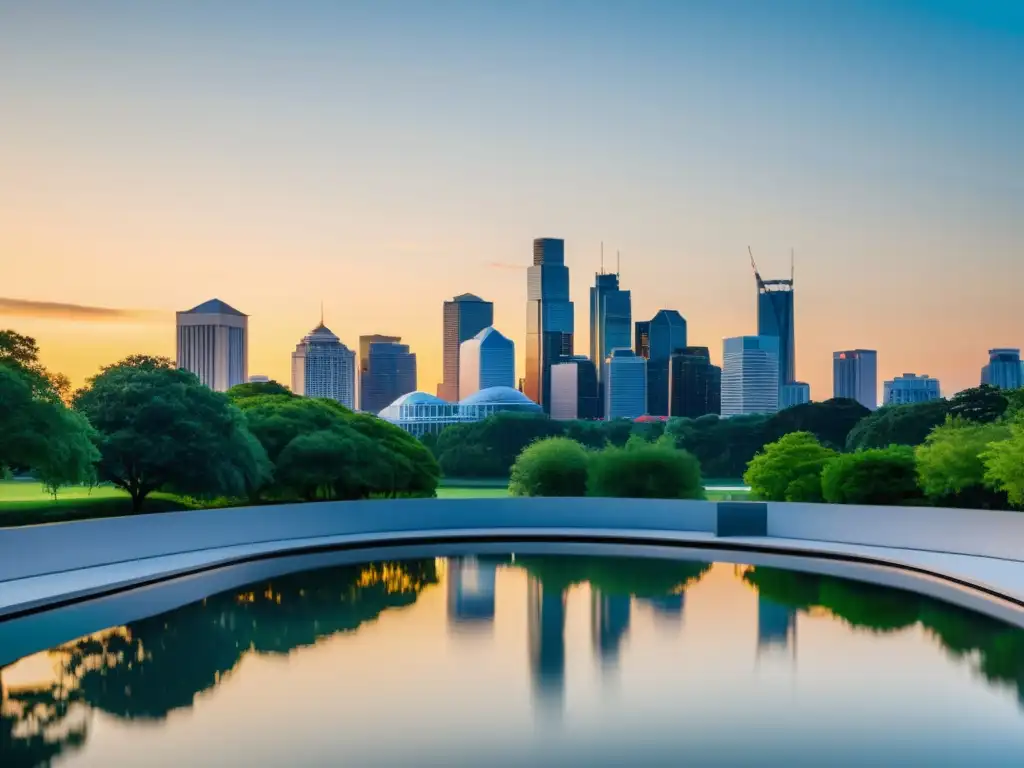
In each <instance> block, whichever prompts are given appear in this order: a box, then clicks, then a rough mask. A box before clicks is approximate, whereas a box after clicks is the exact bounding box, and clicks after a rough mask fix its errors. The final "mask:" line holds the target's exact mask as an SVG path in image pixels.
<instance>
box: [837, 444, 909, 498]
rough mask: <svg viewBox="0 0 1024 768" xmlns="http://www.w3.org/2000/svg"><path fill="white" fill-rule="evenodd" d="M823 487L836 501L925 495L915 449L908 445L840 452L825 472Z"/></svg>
mask: <svg viewBox="0 0 1024 768" xmlns="http://www.w3.org/2000/svg"><path fill="white" fill-rule="evenodd" d="M821 490H822V495H823V496H824V497H825V501H827V502H830V503H832V504H906V503H915V502H918V501H919V500H920V499H921V489H920V488H919V487H918V485H917V465H916V462H915V461H914V449H913V448H911V447H910V446H908V445H893V446H890V447H888V448H871V449H869V450H866V451H857V452H856V453H846V454H840V455H839V456H836V457H835V458H833V459H830V460H829V462H828V463H827V464H826V465H825V468H824V469H823V470H822V472H821Z"/></svg>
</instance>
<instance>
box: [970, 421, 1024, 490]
mask: <svg viewBox="0 0 1024 768" xmlns="http://www.w3.org/2000/svg"><path fill="white" fill-rule="evenodd" d="M981 458H982V461H983V462H984V464H985V481H986V483H988V485H989V487H991V488H994V489H996V490H999V491H1002V492H1004V493H1006V494H1007V496H1008V498H1009V502H1010V504H1012V505H1014V506H1015V507H1024V413H1022V412H1017V414H1016V416H1015V420H1014V422H1013V424H1012V425H1011V427H1010V437H1009V439H1007V440H1003V441H1001V442H997V443H992V444H990V445H989V446H988V448H986V449H985V451H984V452H983V453H982V455H981Z"/></svg>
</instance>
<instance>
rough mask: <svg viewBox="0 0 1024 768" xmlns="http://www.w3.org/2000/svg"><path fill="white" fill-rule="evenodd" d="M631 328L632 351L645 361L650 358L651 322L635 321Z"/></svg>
mask: <svg viewBox="0 0 1024 768" xmlns="http://www.w3.org/2000/svg"><path fill="white" fill-rule="evenodd" d="M633 327H634V329H635V330H634V336H633V351H634V352H636V356H637V357H642V358H644V360H646V359H647V358H649V357H650V356H651V321H650V320H637V321H636V323H635V324H634V326H633Z"/></svg>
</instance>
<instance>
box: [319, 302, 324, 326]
mask: <svg viewBox="0 0 1024 768" xmlns="http://www.w3.org/2000/svg"><path fill="white" fill-rule="evenodd" d="M320 327H321V328H323V327H324V300H323V299H320Z"/></svg>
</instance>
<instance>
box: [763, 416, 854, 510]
mask: <svg viewBox="0 0 1024 768" xmlns="http://www.w3.org/2000/svg"><path fill="white" fill-rule="evenodd" d="M834 456H836V452H835V451H833V450H832V449H830V448H825V447H824V446H823V445H822V444H821V443H819V442H818V439H817V438H816V437H815V436H814V435H812V434H811V433H810V432H792V433H790V434H788V435H785V436H784V437H781V438H779V439H778V440H776V441H775V442H774V443H769V444H768V445H766V446H765V447H764V450H763V451H762V452H761V453H758V454H757V455H756V456H754V458H753V459H752V460H751V462H750V464H749V465H748V466H747V471H746V473H745V474H744V475H743V480H744V482H746V483H747V485H749V486H750V489H751V491H753V492H754V494H755V495H756V496H757V498H759V499H762V500H764V501H821V500H822V495H821V470H822V469H823V468H824V466H825V464H826V463H828V461H829V460H830V459H832V458H833V457H834Z"/></svg>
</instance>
